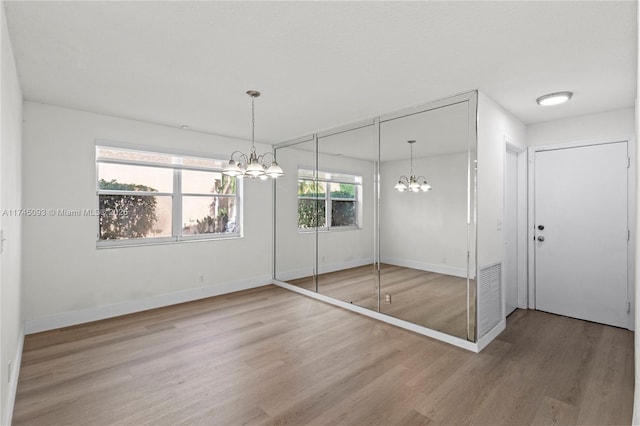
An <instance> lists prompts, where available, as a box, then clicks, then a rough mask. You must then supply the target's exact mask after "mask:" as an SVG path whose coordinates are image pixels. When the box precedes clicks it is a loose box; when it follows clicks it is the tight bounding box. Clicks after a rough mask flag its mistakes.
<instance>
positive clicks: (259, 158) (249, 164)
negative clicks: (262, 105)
mask: <svg viewBox="0 0 640 426" xmlns="http://www.w3.org/2000/svg"><path fill="white" fill-rule="evenodd" d="M247 95H249V96H250V97H251V149H250V150H249V155H247V154H245V153H243V152H240V151H234V152H232V153H231V159H230V160H229V163H228V164H227V165H226V167H225V168H224V170H223V171H222V173H223V174H225V175H227V176H232V177H233V176H237V177H248V178H250V179H262V180H267V179H276V178H279V177H280V176H284V172H283V171H282V168H281V167H280V166H279V165H278V163H277V162H276V157H275V156H274V155H273V154H272V153H271V152H265V153H264V154H261V155H258V153H257V152H256V141H255V128H256V109H255V99H256V98H257V97H258V96H260V92H258V91H256V90H249V91H248V92H247ZM234 156H235V157H234ZM267 156H271V163H269V166H267V163H266V157H267Z"/></svg>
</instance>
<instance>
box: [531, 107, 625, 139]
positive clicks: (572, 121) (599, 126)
mask: <svg viewBox="0 0 640 426" xmlns="http://www.w3.org/2000/svg"><path fill="white" fill-rule="evenodd" d="M634 133H635V111H634V108H624V109H618V110H614V111H606V112H600V113H597V114H589V115H582V116H579V117H572V118H566V119H563V120H554V121H548V122H545V123H537V124H530V125H529V126H527V146H541V145H553V144H559V143H566V142H575V141H585V140H590V139H602V138H610V137H620V136H624V137H628V136H629V135H633V134H634Z"/></svg>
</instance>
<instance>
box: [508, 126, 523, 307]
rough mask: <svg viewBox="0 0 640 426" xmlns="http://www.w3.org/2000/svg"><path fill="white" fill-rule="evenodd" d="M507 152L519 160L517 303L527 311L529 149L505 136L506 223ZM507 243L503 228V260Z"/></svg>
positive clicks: (517, 190) (517, 305)
mask: <svg viewBox="0 0 640 426" xmlns="http://www.w3.org/2000/svg"><path fill="white" fill-rule="evenodd" d="M507 152H510V153H512V154H516V156H517V159H518V164H517V177H518V186H517V189H516V192H517V198H518V209H517V231H516V232H517V241H518V242H517V246H516V247H517V250H518V252H517V256H516V269H517V277H518V281H517V287H518V300H517V303H516V307H517V308H519V309H527V307H528V294H529V292H528V289H527V279H528V271H527V268H528V262H527V259H528V245H527V238H528V235H527V229H528V219H527V148H526V147H525V148H522V147H519V146H518V145H516V144H514V143H512V142H511V139H510V138H509V137H508V136H507V135H505V136H504V151H503V155H504V161H503V162H502V163H503V165H504V172H503V176H505V179H504V180H503V191H502V212H503V213H502V217H503V218H504V220H503V222H505V223H506V218H507V195H506V194H507V181H506V176H507ZM506 242H507V229H506V227H504V226H503V255H502V258H503V259H506ZM505 269H506V268H502V274H503V276H502V282H503V283H506V280H505V273H506V270H505ZM502 312H503V318H504V317H505V315H504V314H505V313H506V286H503V294H502Z"/></svg>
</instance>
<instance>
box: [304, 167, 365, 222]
mask: <svg viewBox="0 0 640 426" xmlns="http://www.w3.org/2000/svg"><path fill="white" fill-rule="evenodd" d="M301 171H303V172H307V173H309V172H310V173H313V177H310V176H309V177H307V176H303V177H301V176H300V172H301ZM331 174H332V173H331V172H328V171H321V170H318V171H313V170H311V169H308V168H304V167H299V168H298V176H297V181H296V182H297V183H300V181H306V182H313V183H314V184H316V185H319V184H323V185H324V195H323V196H322V197H321V196H318V191H316V196H304V195H302V196H301V195H299V194H296V195H297V200H298V203H296V206H298V208H299V201H300V200H315V201H319V202H320V201H323V202H324V205H325V212H324V220H325V222H324V223H325V225H324V226H315V227H309V228H300V227H299V226H298V232H299V233H309V232H315V231H316V230H317V231H320V232H335V231H338V232H341V231H357V230H361V229H362V185H363V183H362V180H363V179H362V176H360V175H357V174H353V173H343V172H339V173H338V174H340V175H346V176H349V177H352V178H353V180H349V179H340V178H334V179H332V178H323V177H319V175H331ZM331 183H338V184H340V183H341V184H349V185H354V186H355V187H356V191H355V195H354V198H343V197H332V196H331V188H330V185H329V184H331ZM296 188H297V186H296ZM333 200H335V201H353V202H355V204H356V213H355V216H356V217H355V219H356V224H355V225H348V226H332V225H331V219H332V216H333V210H332V207H333V206H332V202H333ZM296 218H298V213H297V214H296Z"/></svg>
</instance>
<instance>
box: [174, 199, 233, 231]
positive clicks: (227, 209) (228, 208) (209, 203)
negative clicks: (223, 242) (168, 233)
mask: <svg viewBox="0 0 640 426" xmlns="http://www.w3.org/2000/svg"><path fill="white" fill-rule="evenodd" d="M237 219H238V217H237V208H236V199H235V197H216V196H211V197H189V196H185V197H182V235H198V234H221V233H225V232H238V231H239V224H238V220H237Z"/></svg>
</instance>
